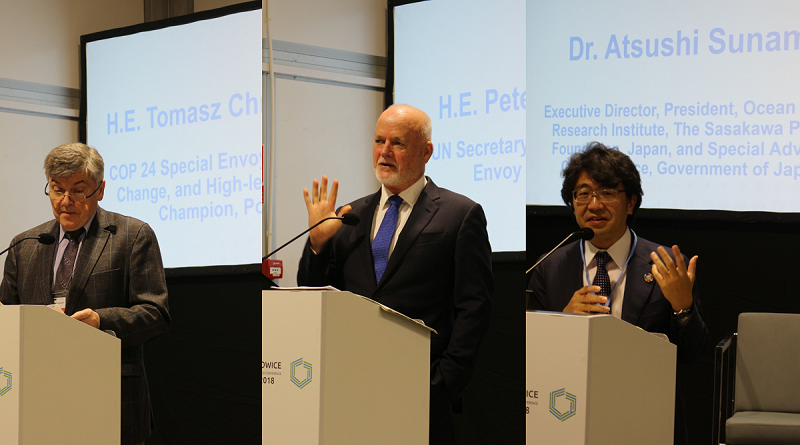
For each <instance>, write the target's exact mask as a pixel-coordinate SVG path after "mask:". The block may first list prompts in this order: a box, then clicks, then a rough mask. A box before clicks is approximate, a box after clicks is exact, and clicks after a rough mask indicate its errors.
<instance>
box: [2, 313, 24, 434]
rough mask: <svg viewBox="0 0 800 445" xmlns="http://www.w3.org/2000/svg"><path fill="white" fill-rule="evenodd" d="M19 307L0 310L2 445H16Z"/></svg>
mask: <svg viewBox="0 0 800 445" xmlns="http://www.w3.org/2000/svg"><path fill="white" fill-rule="evenodd" d="M19 325H20V312H19V307H11V306H1V307H0V437H2V443H3V444H16V443H19V400H20V396H19V394H20V382H19V378H20V376H21V375H22V374H21V372H20V371H21V368H20V364H21V363H20V353H19V351H20V348H19V343H20V338H19V336H20V326H19Z"/></svg>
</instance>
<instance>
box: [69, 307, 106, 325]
mask: <svg viewBox="0 0 800 445" xmlns="http://www.w3.org/2000/svg"><path fill="white" fill-rule="evenodd" d="M72 318H74V319H76V320H78V321H82V322H84V323H86V324H88V325H89V326H91V327H93V328H96V329H100V315H98V313H97V312H95V311H93V310H91V309H84V310H82V311H78V312H75V313H74V314H72Z"/></svg>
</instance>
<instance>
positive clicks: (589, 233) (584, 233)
mask: <svg viewBox="0 0 800 445" xmlns="http://www.w3.org/2000/svg"><path fill="white" fill-rule="evenodd" d="M576 235H577V236H578V237H579V238H580V239H582V240H585V241H589V240H590V239H592V238H594V230H592V229H590V228H589V227H584V228H582V229H581V230H576V231H574V232H572V233H570V234H569V236H568V237H566V238H564V241H561V242H560V243H558V245H557V246H556V247H553V250H551V251H549V252H547V255H545V256H543V257H541V258H539V261H537V262H536V264H534V265H533V266H531V268H530V269H528V270H527V271H525V274H528V273H530V271H532V270H533V268H534V267H536V266H538V265H539V263H541V262H542V261H544V260H545V258H547V257H549V256H550V254H551V253H553V252H555V251H556V249H558V248H559V247H561V245H562V244H564V243H566V242H567V241H570V240H572V239H574V237H575V236H576Z"/></svg>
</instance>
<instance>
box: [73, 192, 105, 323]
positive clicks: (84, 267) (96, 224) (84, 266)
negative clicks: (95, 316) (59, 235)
mask: <svg viewBox="0 0 800 445" xmlns="http://www.w3.org/2000/svg"><path fill="white" fill-rule="evenodd" d="M107 227H108V221H107V218H106V214H105V212H104V211H103V210H102V209H100V208H99V207H98V208H97V213H96V214H95V217H94V220H93V221H92V223H91V224H90V225H89V231H88V232H86V236H85V237H84V239H83V244H82V245H81V250H80V253H79V254H78V260H77V262H76V263H75V273H74V275H73V276H72V281H71V283H70V286H69V293H68V294H67V306H66V310H65V312H66V313H67V314H72V313H74V312H75V309H76V308H77V307H78V303H79V302H80V300H81V296H82V295H83V290H84V288H86V282H87V281H88V280H89V276H90V275H91V274H92V270H94V266H95V264H97V261H98V260H99V259H100V255H102V253H103V250H104V249H105V248H106V245H107V244H108V239H109V237H110V236H111V231H109V230H105V229H106V228H107Z"/></svg>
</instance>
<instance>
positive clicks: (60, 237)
mask: <svg viewBox="0 0 800 445" xmlns="http://www.w3.org/2000/svg"><path fill="white" fill-rule="evenodd" d="M95 216H97V211H96V210H95V212H94V214H92V217H91V218H89V221H86V224H84V225H83V229H84V230H85V232H84V233H83V237H85V236H86V234H87V233H89V226H91V225H92V221H94V217H95ZM58 229H59V235H58V242H59V243H60V242H61V241H63V240H64V235H66V234H67V231H66V230H64V226H62V225H61V224H60V223H59V224H58Z"/></svg>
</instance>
